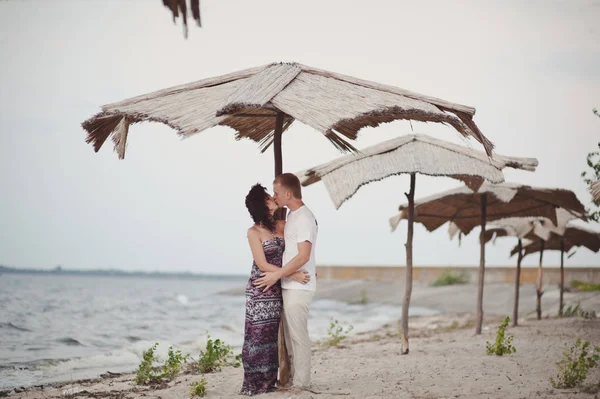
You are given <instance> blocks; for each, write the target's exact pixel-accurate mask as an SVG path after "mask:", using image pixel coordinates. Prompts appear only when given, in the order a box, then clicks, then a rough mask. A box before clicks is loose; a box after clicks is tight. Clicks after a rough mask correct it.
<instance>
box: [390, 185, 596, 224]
mask: <svg viewBox="0 0 600 399" xmlns="http://www.w3.org/2000/svg"><path fill="white" fill-rule="evenodd" d="M481 194H487V196H486V197H487V203H486V220H487V221H492V220H499V219H504V218H507V217H530V216H536V217H542V218H547V219H549V220H550V221H551V222H552V223H554V224H557V223H558V219H557V210H556V209H557V208H564V209H566V210H568V211H570V212H572V213H574V214H576V215H583V214H584V213H585V208H584V206H583V204H582V203H581V202H580V201H579V199H577V196H576V195H575V193H573V192H572V191H570V190H564V189H551V188H535V187H530V186H525V185H521V184H513V183H501V184H489V183H484V184H482V185H481V187H480V188H479V190H477V192H473V191H471V190H470V189H468V188H467V187H459V188H456V189H453V190H449V191H445V192H443V193H439V194H435V195H432V196H430V197H427V198H423V199H421V200H419V201H417V202H416V203H415V221H417V222H419V223H422V224H423V225H424V226H425V228H426V229H427V230H428V231H434V230H436V229H437V228H438V227H440V226H441V225H443V224H444V223H446V222H449V221H451V222H454V225H455V226H456V228H458V229H460V231H462V233H463V234H468V233H469V232H471V230H473V228H475V227H476V226H478V225H479V224H480V222H481V202H482V196H481ZM406 208H407V205H406V204H403V205H400V214H399V215H397V216H394V217H392V218H390V225H391V227H392V231H394V230H395V229H396V228H397V227H398V224H399V223H400V220H402V219H406V217H407V212H406Z"/></svg>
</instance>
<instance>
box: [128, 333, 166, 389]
mask: <svg viewBox="0 0 600 399" xmlns="http://www.w3.org/2000/svg"><path fill="white" fill-rule="evenodd" d="M157 346H158V342H155V343H154V345H152V346H151V347H150V348H149V349H148V350H146V351H144V352H143V354H142V362H141V363H140V365H139V366H138V369H137V371H136V375H135V378H134V379H133V381H134V382H135V383H136V384H138V385H144V384H151V383H155V382H159V381H160V380H161V377H160V374H157V373H156V369H155V367H153V366H152V364H153V363H154V362H155V361H156V358H155V357H154V352H155V351H156V347H157Z"/></svg>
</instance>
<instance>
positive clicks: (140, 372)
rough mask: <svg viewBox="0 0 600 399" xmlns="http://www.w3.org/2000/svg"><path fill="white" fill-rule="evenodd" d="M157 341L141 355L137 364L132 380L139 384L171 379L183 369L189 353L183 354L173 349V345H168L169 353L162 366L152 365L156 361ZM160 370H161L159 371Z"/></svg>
mask: <svg viewBox="0 0 600 399" xmlns="http://www.w3.org/2000/svg"><path fill="white" fill-rule="evenodd" d="M157 346H158V342H156V343H154V345H152V346H151V347H150V348H149V349H148V350H146V351H144V353H143V355H142V362H141V363H140V365H139V366H138V369H137V371H136V376H135V378H134V382H135V383H136V384H139V385H145V384H156V383H159V382H162V381H164V380H167V381H171V380H172V379H173V378H175V376H177V374H179V373H180V372H181V370H182V369H183V365H184V364H185V363H187V359H188V357H189V356H190V355H185V356H183V355H182V354H181V351H180V350H177V351H174V350H173V347H172V346H170V347H169V354H168V357H167V359H166V360H165V363H164V364H163V365H162V367H154V366H153V364H154V363H155V362H156V360H157V359H156V357H155V355H154V352H156V347H157ZM160 371H162V372H160Z"/></svg>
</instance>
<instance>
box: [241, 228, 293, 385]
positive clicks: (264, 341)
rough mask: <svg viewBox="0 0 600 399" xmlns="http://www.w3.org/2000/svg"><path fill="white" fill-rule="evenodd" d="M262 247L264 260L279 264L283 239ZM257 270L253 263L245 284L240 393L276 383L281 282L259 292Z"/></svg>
mask: <svg viewBox="0 0 600 399" xmlns="http://www.w3.org/2000/svg"><path fill="white" fill-rule="evenodd" d="M262 246H263V250H264V251H265V258H266V259H267V262H268V263H270V264H272V265H275V266H279V267H281V262H282V258H283V250H284V248H285V241H284V239H283V238H280V237H275V238H273V239H271V240H267V241H264V242H263V244H262ZM261 273H262V272H261V271H260V269H259V268H258V266H256V262H253V263H252V272H251V273H250V280H249V281H248V285H247V286H246V325H245V329H244V346H243V348H242V363H243V364H244V383H243V384H242V390H241V391H240V393H241V394H243V395H256V394H259V393H266V392H272V391H274V390H275V389H276V387H275V384H276V383H277V369H278V367H279V361H278V353H277V333H278V331H279V320H280V318H281V311H282V308H283V299H282V297H281V283H280V282H277V284H275V285H274V286H272V287H271V288H269V289H268V290H267V291H266V292H263V288H260V289H259V288H256V287H254V285H253V284H252V283H253V282H254V281H255V280H256V279H258V278H260V275H261Z"/></svg>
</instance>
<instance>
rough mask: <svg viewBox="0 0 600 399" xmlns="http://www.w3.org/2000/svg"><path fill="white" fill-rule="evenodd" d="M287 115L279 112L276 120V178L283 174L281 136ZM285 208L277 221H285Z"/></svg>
mask: <svg viewBox="0 0 600 399" xmlns="http://www.w3.org/2000/svg"><path fill="white" fill-rule="evenodd" d="M284 117H285V114H284V113H283V112H281V111H277V117H276V118H275V134H274V137H273V153H274V155H275V177H277V176H279V175H280V174H282V173H283V155H282V151H281V135H282V134H283V120H284ZM285 214H286V211H285V208H279V209H278V210H277V211H276V212H275V220H285Z"/></svg>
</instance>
